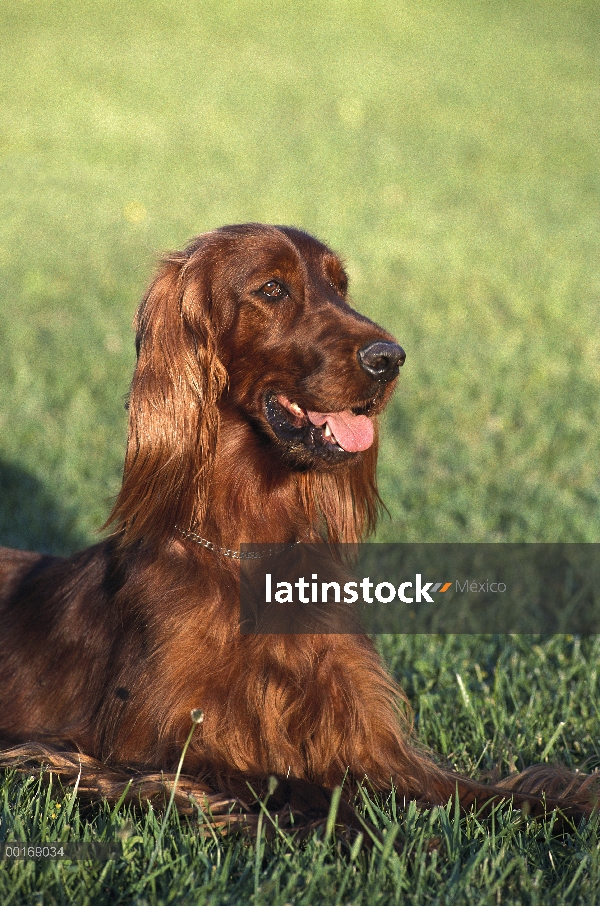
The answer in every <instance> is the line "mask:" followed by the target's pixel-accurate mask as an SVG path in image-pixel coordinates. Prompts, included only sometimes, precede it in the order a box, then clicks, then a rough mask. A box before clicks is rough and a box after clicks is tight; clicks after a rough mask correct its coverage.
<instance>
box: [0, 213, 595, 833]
mask: <svg viewBox="0 0 600 906" xmlns="http://www.w3.org/2000/svg"><path fill="white" fill-rule="evenodd" d="M270 282H275V283H276V284H277V285H278V286H283V287H284V288H285V297H284V298H283V299H280V300H278V299H275V300H273V299H271V298H270V297H269V296H268V295H266V294H265V292H264V286H265V285H267V284H269V283H270ZM346 284H347V280H346V276H345V274H344V270H343V267H342V264H341V262H340V261H339V259H338V258H337V257H336V256H335V255H334V254H333V253H332V252H331V251H330V250H329V249H328V248H327V247H326V246H324V245H322V244H321V243H319V242H318V241H317V240H315V239H313V238H311V237H310V236H308V235H307V234H305V233H302V232H300V231H298V230H294V229H291V228H278V227H270V226H263V225H259V224H247V225H244V226H239V227H224V228H222V229H220V230H216V231H214V232H212V233H207V234H205V235H202V236H200V237H198V238H197V239H196V240H194V241H193V242H192V243H191V245H189V246H188V248H186V249H185V250H184V251H182V252H176V253H173V254H170V255H168V256H167V257H166V258H165V259H164V261H163V263H162V267H161V269H160V271H159V273H158V275H157V276H156V278H155V280H154V282H153V283H152V285H151V286H150V289H149V290H148V293H147V294H146V296H145V298H144V300H143V302H142V304H141V306H140V308H139V311H138V313H137V316H136V321H135V327H136V332H137V350H138V361H137V366H136V369H135V373H134V375H133V381H132V385H131V393H130V398H129V433H128V441H127V454H126V459H125V466H124V475H123V484H122V487H121V490H120V493H119V495H118V497H117V499H116V502H115V505H114V508H113V511H112V514H111V516H110V519H109V524H112V525H113V527H114V531H113V534H112V535H111V536H110V537H108V538H107V539H106V540H105V541H102V542H101V543H100V544H97V545H95V546H94V547H91V548H89V549H87V550H84V551H81V552H79V553H77V554H75V555H74V556H72V557H69V558H67V559H62V558H55V557H47V556H43V555H39V554H33V553H26V552H20V551H13V550H8V549H0V604H1V611H0V613H1V625H2V631H1V635H0V737H1V738H2V740H3V741H4V751H3V753H2V754H1V756H0V765H4V766H11V765H13V766H21V767H22V766H24V765H32V764H39V763H44V764H47V765H49V766H50V767H52V769H53V770H54V771H57V772H58V773H59V774H60V775H61V776H62V777H63V778H64V779H65V781H67V782H73V781H74V780H75V779H76V778H77V779H78V784H79V787H78V788H79V791H80V793H81V794H83V795H87V796H89V797H96V796H103V797H106V798H108V799H111V800H116V799H118V798H119V797H120V796H121V795H123V794H124V793H126V794H127V796H128V798H129V799H130V800H134V799H139V798H140V797H141V798H146V799H151V800H156V799H157V798H158V799H160V797H161V796H164V793H165V790H167V791H168V790H169V789H170V784H171V783H172V776H170V775H172V772H174V770H175V769H176V766H177V763H178V760H179V758H180V755H181V752H182V748H183V746H184V742H185V739H186V737H187V735H188V732H189V729H190V712H191V710H192V709H197V708H201V709H202V710H203V712H204V721H203V723H202V725H201V726H199V727H198V728H197V730H196V732H195V734H194V736H193V739H192V743H191V745H190V747H189V749H188V751H187V755H186V758H185V763H184V776H183V778H182V780H181V782H180V785H179V791H178V795H177V804H178V807H179V808H180V809H181V810H182V811H186V810H187V811H189V810H190V797H194V796H195V798H196V800H198V801H199V802H200V803H202V802H205V803H207V804H208V805H209V806H210V807H211V808H212V811H213V820H214V821H215V823H225V824H227V823H229V824H231V823H232V822H233V820H234V819H233V818H232V817H231V816H230V815H229V812H230V810H231V808H232V806H235V807H236V808H238V810H239V809H241V810H242V811H244V812H246V816H247V820H248V821H250V822H251V820H252V817H251V813H252V809H253V807H254V806H253V800H254V794H256V796H261V795H264V794H265V791H266V790H267V786H268V778H269V777H270V776H271V775H273V776H275V777H276V778H278V781H279V782H278V786H277V789H276V790H275V792H273V789H272V787H271V799H270V807H272V809H273V811H274V813H275V812H277V811H278V810H279V813H280V817H281V815H282V814H283V811H282V810H284V811H285V810H287V811H286V814H288V815H295V820H296V824H297V823H298V821H304V823H305V825H306V826H309V825H310V823H311V821H313V820H314V819H315V818H317V819H318V818H319V816H320V817H322V816H323V814H326V812H327V808H328V803H329V801H330V791H331V790H332V788H334V787H335V786H336V785H339V784H342V783H343V784H344V790H345V791H346V792H347V793H348V794H351V793H352V791H353V790H354V789H355V788H356V785H357V784H358V783H360V782H361V781H367V782H368V784H369V785H370V787H371V788H373V789H375V790H381V791H388V790H391V789H395V790H396V794H397V795H398V796H399V797H400V798H401V799H404V800H410V799H415V800H417V801H418V802H419V803H420V804H423V805H432V804H438V803H445V802H446V801H447V800H448V798H449V797H451V796H453V795H454V794H455V792H456V791H458V795H459V798H460V802H461V805H462V807H463V808H469V807H470V806H471V805H472V804H474V803H477V804H478V805H482V804H484V803H488V805H489V804H490V803H494V802H497V801H499V800H501V799H503V798H512V799H513V800H514V802H515V803H516V804H517V805H523V804H525V803H527V808H528V809H530V810H532V811H534V812H537V813H542V812H543V811H544V810H545V809H546V808H553V807H559V808H561V809H562V810H563V811H564V812H566V813H567V814H571V815H576V814H589V813H590V812H591V810H592V808H593V805H594V802H595V795H596V792H597V785H596V780H595V778H594V777H593V776H592V777H586V776H585V775H581V774H570V773H569V772H567V771H565V770H564V769H562V768H553V767H549V766H546V765H544V766H537V767H534V768H530V769H528V770H527V771H525V772H523V773H521V774H518V775H514V776H512V777H510V778H507V779H506V780H505V781H503V782H501V783H499V784H498V785H496V786H494V787H488V786H485V785H481V784H479V783H476V782H474V781H471V780H469V779H468V778H465V777H462V776H460V775H458V774H456V773H454V772H452V771H449V770H446V769H444V768H442V767H440V766H438V765H437V764H436V763H435V761H434V760H433V759H432V758H431V757H430V756H429V755H428V754H427V753H426V752H425V751H423V750H422V749H421V748H420V747H419V746H418V744H417V742H416V741H415V740H414V738H413V734H412V729H411V717H410V710H409V707H408V704H407V701H406V698H405V696H404V694H403V693H402V691H401V690H400V689H399V688H398V687H397V686H396V685H395V683H394V682H393V680H392V679H391V678H390V676H389V675H388V674H387V672H386V671H385V669H384V668H383V666H382V664H381V662H380V660H379V658H378V656H377V654H376V652H375V650H374V647H373V645H372V643H371V641H370V640H369V639H368V638H367V637H366V636H361V635H290V636H272V635H271V636H269V635H262V636H261V635H254V636H252V635H249V636H243V635H241V634H240V632H239V627H238V619H239V562H238V561H237V560H236V559H234V558H231V557H226V556H223V555H221V554H219V553H218V552H216V551H215V550H208V549H206V548H205V547H203V546H201V545H199V544H197V543H194V541H193V540H190V539H189V538H186V537H184V535H182V534H181V532H180V531H179V529H182V528H183V529H184V530H191V531H194V532H196V533H197V534H199V535H201V536H202V537H203V538H205V539H209V540H210V542H211V543H212V544H213V545H214V546H215V547H217V548H226V549H231V550H234V551H237V550H239V548H240V545H241V544H242V543H244V542H256V543H262V542H268V543H278V542H290V541H297V540H303V541H309V542H317V541H321V540H329V541H332V542H340V541H341V542H356V541H358V540H360V539H361V538H363V537H364V536H365V535H366V534H368V532H370V531H371V530H372V529H373V528H374V526H375V522H376V518H377V513H378V508H379V497H378V494H377V486H376V474H375V468H376V459H377V441H376V437H375V441H374V443H373V444H372V446H371V447H370V448H369V449H367V450H365V451H363V452H357V453H353V454H350V455H348V456H346V457H342V461H341V462H339V463H337V464H336V463H328V462H320V461H318V459H317V458H311V457H310V455H308V454H306V455H305V453H303V452H302V451H300V452H298V451H296V452H294V451H293V450H292V451H290V450H287V449H285V448H284V447H283V446H282V445H281V443H279V442H278V440H277V438H276V436H275V435H274V433H273V430H272V428H271V427H270V426H269V424H268V423H267V421H266V418H265V412H264V399H265V394H266V393H267V392H269V391H275V392H276V393H279V394H283V395H285V396H286V398H288V399H290V400H299V401H300V403H301V405H302V406H303V407H305V408H306V409H312V410H313V411H319V412H341V411H344V410H347V409H348V408H352V407H356V406H357V405H358V404H363V403H364V404H367V402H368V401H369V400H371V402H370V403H368V405H367V409H368V412H369V415H370V417H372V418H373V419H374V420H375V421H376V417H377V414H378V412H379V411H381V409H382V408H383V407H384V406H385V404H386V403H387V400H388V399H389V396H390V393H391V391H392V387H393V383H394V382H393V380H389V381H387V382H384V383H382V382H379V383H377V382H376V385H377V386H376V388H375V390H374V387H375V384H374V383H373V381H372V379H371V378H370V377H369V375H368V374H366V372H365V371H364V369H361V367H360V365H359V363H358V360H357V355H356V353H357V350H358V349H360V348H363V347H365V345H368V344H369V343H373V342H390V343H391V342H393V338H392V337H390V335H389V334H388V333H387V332H386V331H384V330H383V329H382V328H380V327H378V326H377V325H376V324H373V323H372V322H371V321H369V320H367V319H366V318H363V317H362V316H360V315H358V314H357V313H356V312H355V311H354V310H353V309H352V308H351V307H350V306H349V305H348V303H347V301H346ZM369 406H370V408H369ZM251 790H252V791H253V792H251ZM344 810H345V811H344ZM341 814H342V820H344V821H346V823H347V824H350V825H351V824H352V823H353V821H354V818H353V813H352V810H351V809H350V807H349V806H348V804H347V803H343V808H342V813H341Z"/></svg>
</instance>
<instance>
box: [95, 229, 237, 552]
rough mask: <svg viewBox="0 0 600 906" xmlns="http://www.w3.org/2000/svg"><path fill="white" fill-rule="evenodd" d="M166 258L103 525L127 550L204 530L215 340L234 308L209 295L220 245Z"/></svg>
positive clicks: (139, 321) (146, 308)
mask: <svg viewBox="0 0 600 906" xmlns="http://www.w3.org/2000/svg"><path fill="white" fill-rule="evenodd" d="M213 237H214V234H206V236H204V237H200V238H199V239H197V240H196V241H195V242H194V243H193V245H191V246H190V247H189V248H188V249H186V251H184V252H177V253H174V254H172V255H169V256H167V257H166V258H165V259H164V260H163V265H162V268H161V270H160V272H159V273H158V276H157V277H156V279H155V280H154V282H153V283H152V285H151V286H150V289H149V290H148V293H147V294H146V296H145V298H144V300H143V302H142V304H141V305H140V307H139V309H138V312H137V315H136V318H135V321H134V326H135V328H136V349H137V355H138V361H137V365H136V369H135V372H134V375H133V380H132V383H131V392H130V396H129V432H128V439H127V453H126V457H125V466H124V471H123V484H122V487H121V490H120V492H119V495H118V497H117V500H116V502H115V505H114V507H113V510H112V513H111V515H110V517H109V519H108V521H107V523H106V524H107V525H109V524H116V528H117V532H120V533H121V536H122V539H123V541H124V542H125V543H128V542H131V541H140V540H143V541H148V542H151V543H156V542H159V541H166V540H168V538H170V537H173V533H174V530H175V526H179V527H181V528H184V529H187V528H189V527H190V526H192V525H200V524H201V522H202V519H203V516H204V513H205V509H206V498H207V490H208V482H209V479H210V473H211V467H212V463H213V459H214V453H215V448H216V442H217V434H218V429H219V410H218V408H217V403H218V400H219V397H220V396H221V394H222V392H223V390H224V388H225V386H226V383H227V374H226V371H225V368H224V367H223V365H222V363H221V362H220V360H219V355H218V345H219V336H220V335H221V333H222V332H223V330H224V329H225V326H226V323H227V321H228V318H229V313H228V312H227V310H226V309H227V304H228V302H229V303H230V300H227V299H223V300H221V299H219V298H218V297H216V296H215V297H213V295H214V292H213V283H214V279H213V276H214V275H213V271H214V270H215V268H216V267H217V266H218V257H219V256H218V251H219V250H218V248H216V247H215V246H216V245H218V244H219V241H218V238H217V241H216V242H215V239H214V238H213Z"/></svg>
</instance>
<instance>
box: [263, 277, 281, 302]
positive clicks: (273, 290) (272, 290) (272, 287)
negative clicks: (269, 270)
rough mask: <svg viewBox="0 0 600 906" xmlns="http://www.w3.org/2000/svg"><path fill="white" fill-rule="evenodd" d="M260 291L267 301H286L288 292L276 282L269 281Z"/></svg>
mask: <svg viewBox="0 0 600 906" xmlns="http://www.w3.org/2000/svg"><path fill="white" fill-rule="evenodd" d="M260 291H261V293H262V294H263V296H266V297H267V299H284V298H285V297H286V296H287V290H286V289H285V288H284V287H283V286H282V285H281V283H277V281H276V280H269V282H268V283H265V285H264V286H261V288H260Z"/></svg>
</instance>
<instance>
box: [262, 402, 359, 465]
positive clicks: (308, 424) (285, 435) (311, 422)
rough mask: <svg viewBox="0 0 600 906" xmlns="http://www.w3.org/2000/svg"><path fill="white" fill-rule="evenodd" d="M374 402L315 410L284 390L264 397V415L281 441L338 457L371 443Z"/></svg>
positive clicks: (357, 450)
mask: <svg viewBox="0 0 600 906" xmlns="http://www.w3.org/2000/svg"><path fill="white" fill-rule="evenodd" d="M375 404H376V403H375V400H371V401H369V402H367V403H366V404H363V405H361V406H357V407H354V408H352V409H345V410H343V411H341V412H312V411H310V410H309V409H306V408H304V407H303V406H301V405H300V404H299V403H297V402H295V401H293V400H290V399H288V398H287V397H286V396H284V395H283V394H280V393H279V394H275V393H272V394H270V395H268V396H267V397H266V399H265V415H266V418H267V421H268V423H269V425H270V426H271V428H272V429H273V431H274V432H275V435H276V436H277V438H278V439H279V440H280V441H283V442H284V443H286V444H287V445H288V446H290V447H298V446H300V445H301V446H302V447H304V448H306V449H308V450H310V451H311V452H313V453H315V454H317V455H319V456H322V457H324V458H326V459H335V458H339V457H343V456H345V455H348V454H353V453H359V452H360V451H361V450H367V449H368V448H369V447H370V446H371V445H372V443H373V440H374V427H373V421H372V419H371V418H370V417H369V415H368V414H367V413H368V412H369V411H371V410H372V409H373V408H374V406H375Z"/></svg>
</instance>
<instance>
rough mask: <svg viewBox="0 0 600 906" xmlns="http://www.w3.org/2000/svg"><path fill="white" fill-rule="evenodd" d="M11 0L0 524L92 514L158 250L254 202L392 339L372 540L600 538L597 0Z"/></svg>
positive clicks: (9, 531) (6, 54)
mask: <svg viewBox="0 0 600 906" xmlns="http://www.w3.org/2000/svg"><path fill="white" fill-rule="evenodd" d="M0 10H1V20H2V21H1V30H2V54H1V59H0V80H1V84H2V86H3V99H2V102H1V106H0V133H1V144H0V160H1V175H0V205H1V207H2V210H1V215H0V281H1V287H0V542H3V543H5V544H11V545H16V546H28V547H34V548H39V549H45V550H52V551H68V550H72V549H74V548H75V547H77V546H79V545H82V544H85V543H89V542H90V541H91V540H93V539H94V537H95V535H94V532H95V530H96V529H97V528H98V527H99V526H100V525H101V523H102V522H103V520H104V519H105V518H106V515H107V513H108V511H109V507H110V499H111V497H112V496H113V495H114V494H115V493H116V491H117V488H118V485H119V480H120V473H121V466H122V459H123V453H124V444H125V432H126V413H125V411H124V409H123V398H124V395H125V394H126V392H127V388H128V383H129V379H130V375H131V370H132V367H133V363H134V356H133V341H132V335H131V330H130V324H131V319H132V316H133V313H134V311H135V308H136V305H137V303H138V301H139V299H140V297H141V294H142V292H143V290H144V287H145V285H146V284H147V282H148V280H149V278H150V275H151V273H152V271H153V268H154V265H155V261H156V257H157V254H158V253H159V252H161V251H163V250H165V249H169V248H172V247H180V246H182V244H183V243H185V242H186V240H187V239H188V238H189V237H191V236H192V235H195V234H197V233H199V232H203V231H204V230H207V229H211V228H213V227H215V226H218V225H221V224H224V223H232V222H240V221H247V220H260V221H267V222H273V223H291V224H295V225H298V226H301V227H303V228H304V229H306V230H308V231H309V232H313V233H315V234H316V235H318V236H319V237H321V238H322V239H324V240H325V241H327V242H328V243H330V244H331V245H332V246H333V247H334V248H335V249H337V250H339V251H340V252H341V253H342V255H343V256H344V258H345V260H346V261H347V263H348V268H349V271H350V274H351V277H352V286H351V288H352V293H353V297H354V300H355V302H356V304H357V306H358V307H359V308H360V310H361V311H364V312H365V313H366V314H368V315H369V316H370V317H373V318H374V319H376V320H379V321H381V323H383V324H384V325H386V326H387V327H389V328H390V329H391V330H392V331H393V332H394V333H395V335H396V336H397V337H398V339H399V340H400V342H401V343H402V345H403V346H404V347H405V348H406V350H407V354H408V358H407V364H406V366H405V368H404V369H403V371H402V374H401V380H400V384H399V388H398V391H397V393H396V396H395V399H394V402H393V404H392V406H391V407H390V410H389V412H388V415H387V417H386V421H385V425H384V441H383V447H382V456H381V470H380V478H381V490H382V496H383V498H384V500H385V502H386V504H387V506H388V509H389V513H390V518H388V519H386V520H384V521H383V522H382V524H381V528H380V532H379V535H378V537H379V538H380V539H382V540H397V541H402V540H408V541H417V540H419V541H443V540H458V541H476V540H492V541H496V540H511V541H515V540H525V541H557V540H563V541H598V540H600V531H599V529H600V513H599V507H598V502H599V497H600V479H599V470H600V455H599V454H600V433H599V432H598V427H597V411H598V390H599V384H600V331H599V296H600V255H599V252H600V227H599V221H598V208H599V201H600V175H599V174H600V167H599V162H600V161H599V157H600V120H599V116H598V112H599V110H600V79H599V75H600V72H599V70H600V47H599V46H598V45H599V44H600V5H599V4H598V3H597V2H595V0H593V2H592V0H590V2H578V0H560V2H559V0H556V2H553V0H546V2H536V0H520V2H509V0H508V2H500V3H498V2H487V0H462V2H458V0H407V2H398V0H371V2H359V0H346V2H339V0H330V2H323V0H320V2H314V0H308V2H307V0H303V2H302V3H283V2H255V0H235V2H233V0H219V2H215V0H203V2H198V0H196V2H192V0H179V2H177V3H172V2H166V0H144V2H140V0H129V2H128V3H127V4H122V3H116V2H114V0H94V2H89V0H77V2H71V3H69V2H65V0H60V2H50V0H48V2H41V0H36V2H33V0H11V2H10V3H8V2H3V3H2V5H1V7H0Z"/></svg>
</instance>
